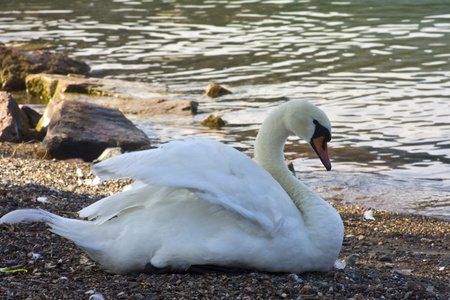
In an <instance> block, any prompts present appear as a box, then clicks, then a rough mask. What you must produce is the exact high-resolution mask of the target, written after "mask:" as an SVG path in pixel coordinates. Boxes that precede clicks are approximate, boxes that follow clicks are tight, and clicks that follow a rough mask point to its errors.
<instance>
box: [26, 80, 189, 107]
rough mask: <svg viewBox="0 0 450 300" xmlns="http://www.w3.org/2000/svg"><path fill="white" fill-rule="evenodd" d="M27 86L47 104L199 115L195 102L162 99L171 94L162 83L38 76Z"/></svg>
mask: <svg viewBox="0 0 450 300" xmlns="http://www.w3.org/2000/svg"><path fill="white" fill-rule="evenodd" d="M26 84H27V91H28V92H29V93H30V94H32V95H34V96H38V97H41V98H43V99H45V100H49V99H53V100H56V99H58V100H76V101H83V102H95V103H98V104H101V105H104V106H107V107H111V108H117V109H120V111H121V112H122V113H124V114H145V115H164V114H172V115H184V116H188V115H195V114H196V113H197V107H198V103H197V102H195V101H191V100H168V99H162V97H164V96H165V94H166V93H167V86H166V85H165V84H162V83H146V82H131V81H124V80H117V79H104V78H85V77H69V76H63V75H55V74H34V75H29V76H27V78H26Z"/></svg>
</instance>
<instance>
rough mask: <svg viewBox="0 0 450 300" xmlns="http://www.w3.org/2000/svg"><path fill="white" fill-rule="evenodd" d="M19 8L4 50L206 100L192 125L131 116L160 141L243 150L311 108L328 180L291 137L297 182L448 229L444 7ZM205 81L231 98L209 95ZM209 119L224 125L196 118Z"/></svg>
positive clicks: (13, 6)
mask: <svg viewBox="0 0 450 300" xmlns="http://www.w3.org/2000/svg"><path fill="white" fill-rule="evenodd" d="M15 2H16V1H8V2H7V3H3V4H2V6H3V7H2V11H1V12H0V41H1V42H4V43H13V44H18V43H23V42H34V43H42V44H46V46H47V47H48V48H50V49H54V50H55V51H62V52H65V53H67V54H69V55H71V56H76V57H78V58H80V59H82V60H84V61H86V62H88V63H89V64H90V65H91V66H92V69H93V75H99V76H100V75H101V76H107V77H113V78H121V79H129V80H139V81H159V82H165V83H167V84H169V87H170V89H171V90H172V91H177V92H180V91H181V92H185V93H186V94H185V97H186V98H189V99H195V100H197V101H199V102H201V104H202V105H201V107H202V110H203V114H201V115H199V116H197V117H195V120H192V119H189V118H187V119H182V120H180V119H178V120H171V119H164V120H161V119H160V120H156V119H152V120H148V119H144V120H142V119H139V118H138V117H137V116H134V117H133V118H134V120H135V121H136V122H137V123H138V124H139V126H141V127H142V128H143V129H144V130H146V132H147V133H148V134H149V135H150V136H151V137H152V138H155V139H157V140H159V141H160V142H164V141H167V140H170V139H172V138H179V137H183V136H186V135H191V134H201V135H205V136H210V137H213V138H217V139H219V140H223V141H226V142H227V143H230V144H232V145H233V146H236V147H239V148H240V149H243V150H248V151H249V153H251V148H252V144H253V139H254V135H255V133H256V130H257V128H258V125H259V124H260V123H261V121H262V120H263V118H264V116H265V115H266V114H267V112H268V111H269V110H270V109H271V108H273V107H274V106H275V105H276V104H277V103H280V102H282V101H285V100H286V99H289V98H305V99H307V100H310V101H312V102H314V103H315V104H317V105H319V106H320V107H321V108H323V109H324V110H325V111H326V112H327V114H328V115H329V117H330V119H331V120H332V123H333V126H334V127H333V130H334V132H333V141H332V144H331V145H330V147H332V149H331V151H332V153H331V154H332V156H333V157H334V170H333V172H331V173H326V174H323V172H322V171H320V172H314V173H313V172H312V171H317V170H319V166H320V164H318V163H317V160H316V159H314V160H312V159H310V160H306V157H307V156H309V157H311V158H312V157H313V156H312V153H311V151H309V150H308V149H307V148H304V147H301V148H300V149H304V150H305V151H309V152H307V153H306V154H300V156H299V154H294V152H295V151H296V150H297V149H296V148H294V146H293V144H296V143H297V142H296V141H295V140H292V141H290V144H292V146H291V145H289V147H288V149H289V156H290V157H291V158H292V159H294V161H295V164H296V166H297V168H298V169H300V168H303V169H304V170H306V171H307V172H306V173H305V174H304V175H302V178H305V179H306V181H307V182H309V183H310V184H311V185H314V186H316V187H317V188H318V189H323V190H324V192H325V193H326V194H327V195H329V196H330V197H338V198H342V199H344V200H343V201H350V202H358V203H362V204H363V205H365V206H374V207H383V208H390V209H395V210H399V211H408V212H420V213H425V214H432V215H438V216H443V217H446V218H449V219H450V197H449V193H450V192H449V191H450V109H449V104H448V103H449V100H450V80H449V79H450V52H449V50H448V49H450V6H449V5H448V1H445V0H441V1H438V0H436V1H432V0H428V1H427V0H424V1H408V0H400V1H391V2H386V1H369V0H358V1H357V0H350V1H340V0H338V1H332V2H329V1H319V0H303V1H289V0H286V1H251V0H248V1H221V0H209V1H199V0H187V1H171V0H166V1H127V0H114V1H110V0H108V1H106V0H90V1H84V0H81V1H74V2H64V1H51V0H33V1H31V0H29V1H24V0H22V1H20V3H15ZM209 81H216V82H218V83H222V84H226V85H227V86H228V87H229V88H230V89H232V90H233V92H234V93H233V94H232V95H228V96H225V97H223V98H220V99H219V100H217V99H216V100H210V99H207V98H206V97H204V96H203V95H202V90H203V88H204V87H205V86H206V84H207V83H208V82H209ZM210 112H215V113H219V114H221V115H222V116H223V118H224V119H225V120H227V121H228V122H229V124H230V126H229V127H227V128H225V129H224V130H219V131H217V130H216V131H212V130H209V129H205V128H200V127H199V126H198V124H197V123H196V122H194V121H198V120H201V118H202V117H204V115H206V114H208V113H210ZM180 128H181V129H180ZM305 176H306V177H305ZM326 187H328V188H329V189H328V190H326ZM345 187H352V189H351V190H352V192H349V191H348V190H349V189H346V188H345ZM410 191H412V193H411V192H410ZM359 192H360V193H361V194H360V195H359V196H357V194H355V193H359ZM412 194H413V195H412ZM345 199H346V200H345ZM367 201H369V202H370V203H367Z"/></svg>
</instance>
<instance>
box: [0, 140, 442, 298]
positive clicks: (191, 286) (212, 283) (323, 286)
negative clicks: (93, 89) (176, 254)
mask: <svg viewBox="0 0 450 300" xmlns="http://www.w3.org/2000/svg"><path fill="white" fill-rule="evenodd" d="M33 147H34V145H33V144H28V145H23V144H7V143H0V174H2V175H1V182H0V215H4V214H5V213H7V212H9V211H11V210H14V209H18V208H35V207H41V208H43V209H45V210H48V211H51V212H53V213H56V214H60V215H63V216H66V217H71V218H76V212H77V211H78V210H80V209H81V208H83V207H85V206H87V205H89V204H91V203H93V202H95V201H97V200H99V199H101V198H103V197H105V196H108V195H110V194H111V193H116V192H118V191H121V189H122V188H123V187H124V186H125V185H127V184H128V183H129V182H130V181H129V180H120V181H117V180H113V181H108V182H104V183H103V184H101V185H93V184H91V183H92V179H93V176H92V175H91V174H90V166H91V165H92V164H91V163H85V162H81V161H77V160H70V161H57V160H50V161H49V160H43V159H35V158H32V157H31V156H30V154H31V153H32V150H33ZM78 169H79V170H80V171H78ZM332 204H333V205H335V206H336V209H337V210H338V211H339V213H340V214H341V216H342V219H343V221H344V225H345V238H344V243H343V247H342V251H341V254H340V256H339V259H340V260H341V261H343V262H345V267H344V268H343V269H337V268H333V269H332V270H330V271H329V272H327V273H305V274H299V275H293V274H270V273H264V272H251V273H247V274H243V275H239V276H225V275H214V274H211V275H192V274H164V275H144V274H131V275H112V274H108V273H107V272H105V271H104V270H103V269H102V268H101V267H100V266H99V265H98V264H96V263H95V262H93V261H92V260H90V259H88V258H87V256H86V255H85V254H84V252H82V250H80V249H79V248H78V247H77V246H75V245H74V244H73V243H72V242H70V241H67V240H65V239H63V238H61V237H59V236H56V235H55V234H53V233H51V232H50V231H49V230H48V228H47V226H46V225H44V224H39V223H31V224H25V223H22V224H17V225H14V226H10V225H0V234H1V236H2V244H1V245H0V268H7V269H8V270H11V269H13V270H14V269H15V270H17V269H24V270H27V272H25V271H17V272H1V273H0V276H1V277H2V280H1V283H0V294H2V295H9V296H7V298H15V299H25V298H27V297H30V298H40V299H61V298H67V299H80V298H81V299H87V298H89V296H91V295H92V294H93V293H94V292H98V293H101V294H102V295H103V296H104V297H105V299H111V298H123V299H167V298H170V297H173V298H177V299H183V298H184V299H191V298H202V299H203V298H207V299H211V298H215V299H225V298H230V299H236V298H240V299H281V298H285V299H299V298H298V297H301V299H349V298H353V299H380V298H383V297H384V298H387V299H402V298H404V299H449V297H450V290H449V289H448V286H450V242H449V241H450V222H449V221H445V220H441V219H435V218H431V217H424V216H419V215H405V214H397V213H391V212H386V211H374V213H373V217H374V218H375V220H364V218H363V212H362V210H361V209H360V208H358V207H346V206H341V205H339V202H338V201H332ZM33 254H35V255H34V256H33Z"/></svg>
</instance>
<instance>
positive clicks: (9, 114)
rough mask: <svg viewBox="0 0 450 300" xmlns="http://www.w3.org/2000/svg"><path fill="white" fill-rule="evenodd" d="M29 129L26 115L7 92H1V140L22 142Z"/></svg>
mask: <svg viewBox="0 0 450 300" xmlns="http://www.w3.org/2000/svg"><path fill="white" fill-rule="evenodd" d="M27 130H28V126H27V122H26V121H25V115H24V114H23V112H22V111H21V110H20V108H19V106H18V105H17V103H16V101H15V100H14V99H13V97H12V96H11V95H10V94H9V93H7V92H0V142H20V141H22V140H23V138H24V136H25V134H26V131H27Z"/></svg>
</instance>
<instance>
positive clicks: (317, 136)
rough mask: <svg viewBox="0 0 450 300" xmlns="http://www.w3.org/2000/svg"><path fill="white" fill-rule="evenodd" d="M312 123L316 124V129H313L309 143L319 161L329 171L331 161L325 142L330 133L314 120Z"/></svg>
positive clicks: (328, 138) (328, 139) (329, 138)
mask: <svg viewBox="0 0 450 300" xmlns="http://www.w3.org/2000/svg"><path fill="white" fill-rule="evenodd" d="M314 125H316V127H315V128H316V129H315V130H314V134H313V136H312V137H311V141H310V142H309V143H310V145H311V147H312V148H313V149H314V151H315V152H316V153H317V155H318V156H319V158H320V161H321V162H322V164H323V165H324V166H325V168H326V169H327V171H330V170H331V162H330V158H329V156H328V148H327V143H328V142H329V141H330V140H331V133H330V131H329V130H328V129H327V128H325V127H323V126H322V125H321V124H320V123H319V122H317V121H316V120H314Z"/></svg>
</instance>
